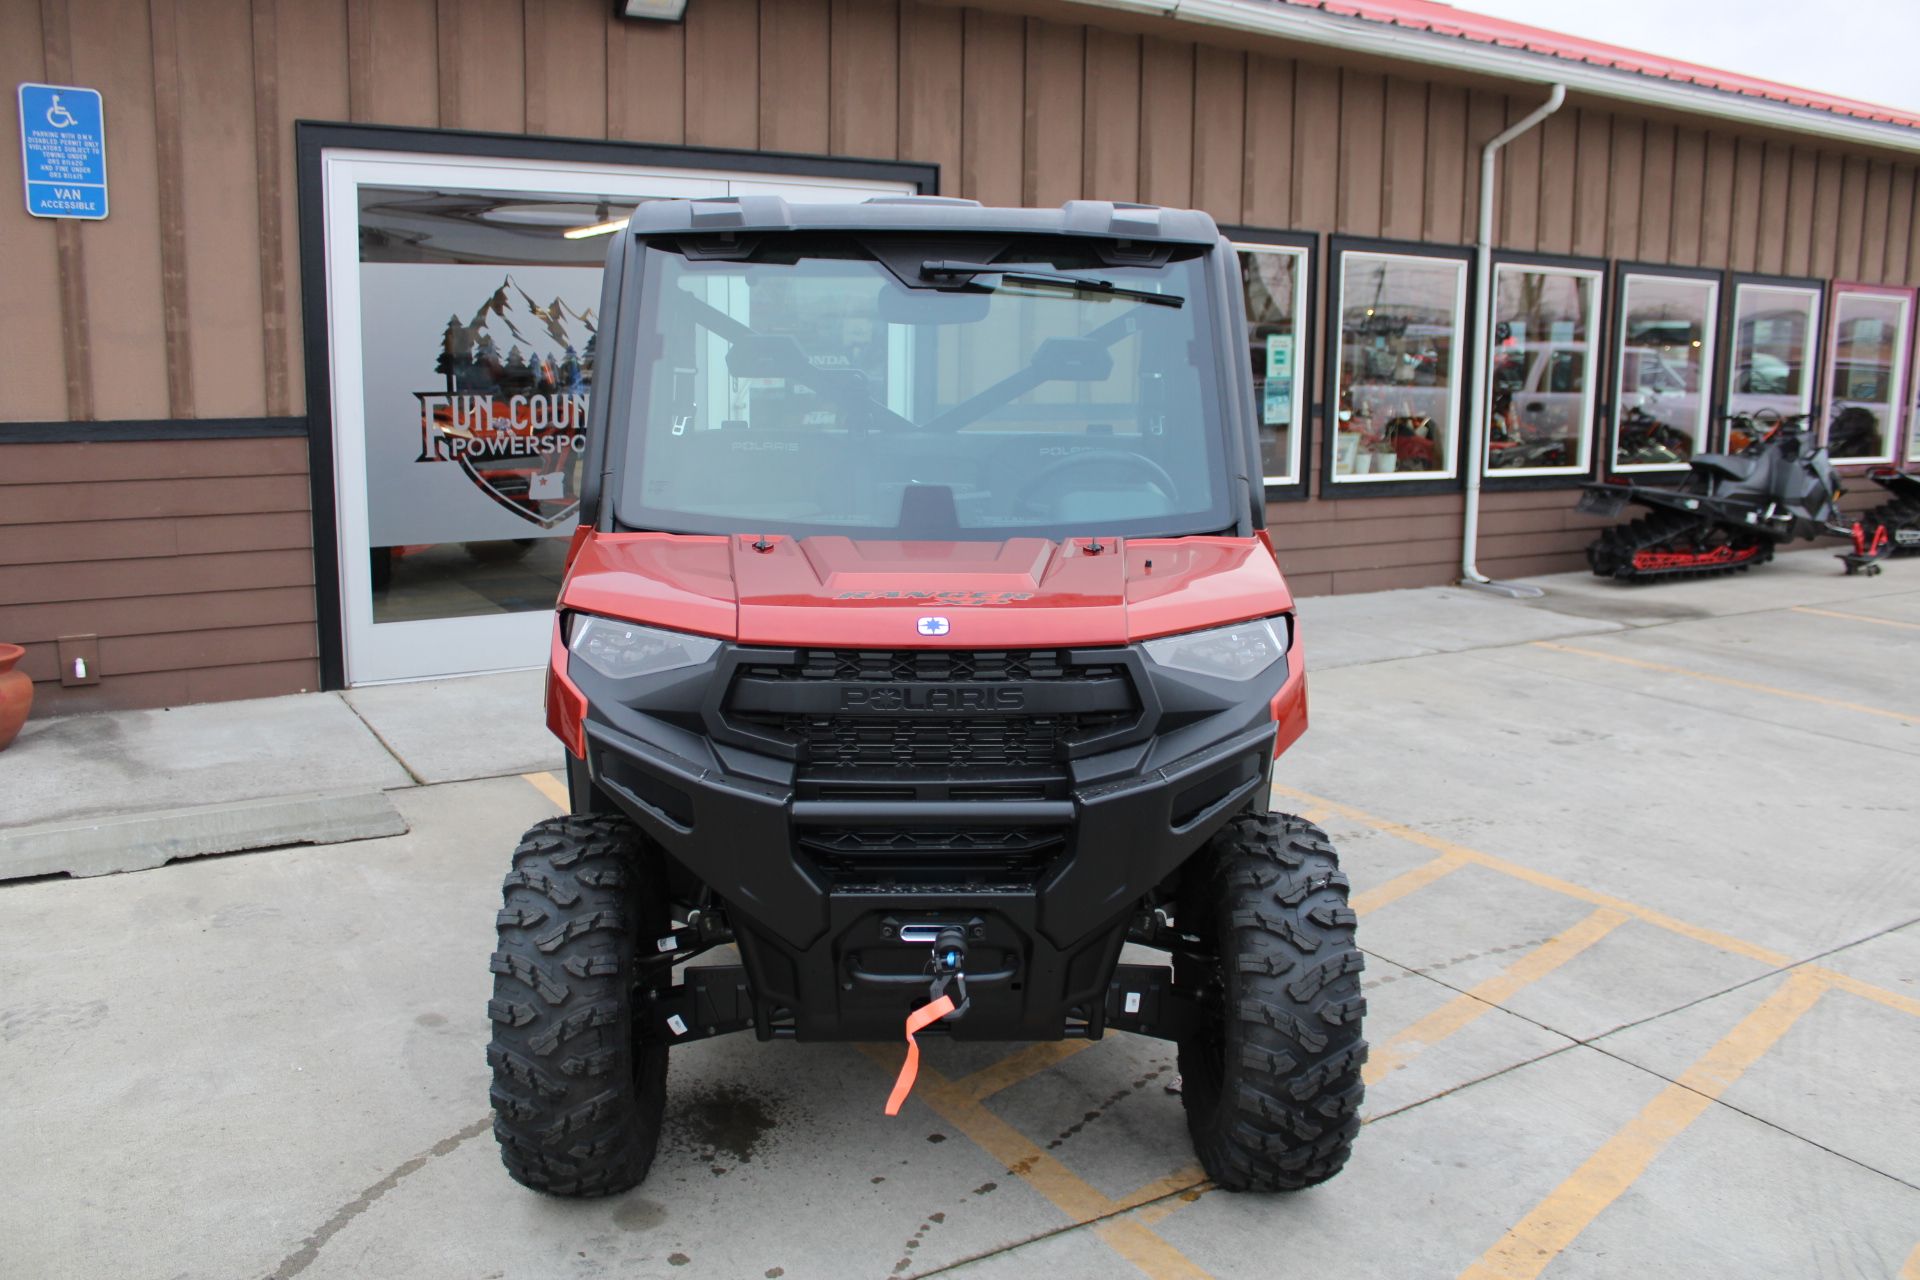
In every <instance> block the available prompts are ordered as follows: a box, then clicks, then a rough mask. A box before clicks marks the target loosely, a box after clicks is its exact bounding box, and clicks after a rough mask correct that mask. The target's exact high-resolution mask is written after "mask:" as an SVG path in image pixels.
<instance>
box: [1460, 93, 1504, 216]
mask: <svg viewBox="0 0 1920 1280" xmlns="http://www.w3.org/2000/svg"><path fill="white" fill-rule="evenodd" d="M1506 127H1507V100H1506V99H1505V98H1503V97H1501V96H1500V95H1499V94H1496V93H1487V92H1485V91H1483V90H1479V89H1475V90H1474V91H1473V92H1472V94H1471V95H1470V96H1469V97H1468V98H1467V154H1466V155H1465V156H1464V157H1463V158H1462V159H1463V161H1464V163H1465V164H1466V167H1467V180H1466V199H1465V201H1464V203H1463V205H1462V215H1463V217H1464V218H1465V221H1464V222H1463V224H1462V225H1461V230H1460V241H1461V243H1463V244H1464V243H1468V242H1472V241H1476V240H1478V238H1479V235H1480V156H1481V152H1482V151H1483V150H1484V149H1485V147H1486V145H1487V143H1489V142H1491V141H1493V139H1494V138H1495V137H1497V136H1499V134H1500V131H1501V130H1503V129H1505V128H1506ZM1503 170H1504V166H1502V165H1499V164H1495V166H1494V171H1493V208H1494V210H1495V213H1494V219H1493V235H1494V238H1495V239H1496V240H1497V239H1499V237H1500V217H1499V208H1500V192H1501V189H1502V188H1503V186H1504V185H1505V177H1504V174H1503Z"/></svg>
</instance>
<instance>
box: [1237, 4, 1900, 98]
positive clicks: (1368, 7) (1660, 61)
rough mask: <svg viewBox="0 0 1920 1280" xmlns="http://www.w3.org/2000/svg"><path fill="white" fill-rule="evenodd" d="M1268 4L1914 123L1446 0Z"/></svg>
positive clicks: (1791, 87)
mask: <svg viewBox="0 0 1920 1280" xmlns="http://www.w3.org/2000/svg"><path fill="white" fill-rule="evenodd" d="M1273 2H1274V3H1276V4H1284V5H1290V6H1292V7H1293V8H1296V9H1318V10H1320V11H1321V12H1323V13H1330V14H1334V15H1336V16H1338V17H1343V18H1358V19H1360V20H1362V21H1364V22H1378V23H1383V24H1385V25H1387V26H1394V27H1405V28H1407V29H1408V30H1411V31H1424V32H1428V33H1429V34H1432V35H1438V36H1449V37H1452V38H1454V39H1459V40H1470V41H1472V42H1473V43H1475V44H1490V45H1497V46H1499V47H1500V48H1504V49H1523V50H1525V51H1526V52H1528V53H1537V54H1542V55H1544V56H1546V57H1549V58H1561V59H1564V60H1566V61H1568V62H1584V63H1586V64H1588V65H1589V66H1596V67H1611V68H1613V69H1614V70H1616V71H1630V72H1633V73H1634V74H1635V75H1643V76H1652V77H1654V78H1656V79H1661V80H1672V81H1674V82H1676V83H1679V84H1693V85H1699V86H1701V87H1703V88H1707V89H1717V90H1719V91H1721V92H1722V93H1737V94H1741V95H1743V96H1745V97H1749V98H1765V99H1767V100H1768V101H1771V102H1784V103H1788V104H1790V105H1792V106H1796V107H1808V108H1811V109H1813V110H1815V111H1829V112H1832V113H1833V114H1835V115H1843V116H1852V117H1854V118H1855V119H1859V120H1875V121H1878V122H1880V123H1882V124H1893V125H1900V126H1902V127H1904V128H1908V129H1920V116H1915V115H1911V114H1908V113H1907V112H1904V111H1896V110H1894V109H1893V108H1892V107H1883V106H1880V105H1879V104H1877V103H1872V102H1861V101H1859V100H1858V99H1855V98H1840V97H1835V96H1833V95H1831V94H1824V93H1815V92H1813V91H1812V90H1810V89H1801V88H1798V87H1796V86H1794V85H1788V84H1780V83H1778V82H1776V81H1772V80H1762V79H1759V78H1758V77H1755V76H1743V75H1739V74H1737V73H1735V72H1732V71H1721V70H1718V69H1716V68H1713V67H1703V66H1701V65H1699V64H1698V63H1694V62H1683V61H1681V60H1679V59H1678V58H1665V57H1661V56H1660V55H1659V54H1653V53H1643V52H1641V51H1640V50H1637V49H1626V48H1622V47H1621V46H1619V45H1612V44H1603V43H1601V42H1600V41H1597V40H1588V39H1586V38H1584V37H1582V36H1570V35H1565V34H1563V33H1561V32H1558V31H1548V30H1546V29H1545V28H1542V27H1529V26H1526V25H1525V24H1523V23H1518V22H1509V21H1507V20H1506V19H1504V18H1490V17H1487V16H1486V15H1484V14H1478V13H1469V12H1467V11H1466V10H1464V9H1456V8H1454V7H1453V6H1452V5H1449V4H1439V3H1435V2H1434V0H1365V2H1364V3H1354V0H1273Z"/></svg>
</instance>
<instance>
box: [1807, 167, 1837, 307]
mask: <svg viewBox="0 0 1920 1280" xmlns="http://www.w3.org/2000/svg"><path fill="white" fill-rule="evenodd" d="M1817 164H1818V169H1817V171H1816V173H1815V175H1814V183H1813V223H1812V232H1813V254H1812V257H1811V259H1810V262H1809V266H1810V267H1811V270H1812V274H1814V275H1816V276H1820V277H1823V278H1825V277H1830V276H1833V275H1834V274H1835V273H1836V272H1838V270H1839V256H1840V254H1839V248H1840V237H1839V226H1840V177H1841V160H1840V156H1839V154H1838V153H1837V152H1833V151H1822V152H1820V153H1819V160H1818V161H1817Z"/></svg>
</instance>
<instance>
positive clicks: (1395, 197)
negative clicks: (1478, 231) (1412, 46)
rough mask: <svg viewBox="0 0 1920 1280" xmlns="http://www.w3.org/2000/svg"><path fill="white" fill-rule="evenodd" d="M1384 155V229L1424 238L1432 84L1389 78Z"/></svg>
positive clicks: (1389, 234) (1394, 235) (1396, 237)
mask: <svg viewBox="0 0 1920 1280" xmlns="http://www.w3.org/2000/svg"><path fill="white" fill-rule="evenodd" d="M1385 129H1386V132H1385V135H1384V137H1383V138H1382V147H1383V152H1382V155H1381V160H1380V234H1381V235H1383V236H1387V237H1388V238H1390V239H1394V240H1418V239H1419V238H1420V232H1421V228H1422V227H1423V225H1424V224H1425V222H1426V217H1427V86H1426V83H1425V82H1424V81H1420V80H1404V79H1402V78H1400V77H1399V76H1391V77H1389V78H1388V80H1387V99H1386V116H1385Z"/></svg>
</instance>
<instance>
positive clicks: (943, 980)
mask: <svg viewBox="0 0 1920 1280" xmlns="http://www.w3.org/2000/svg"><path fill="white" fill-rule="evenodd" d="M932 966H933V981H932V982H931V983H929V984H928V986H927V1003H928V1004H932V1003H933V1002H934V1001H936V1000H938V999H939V998H940V997H941V996H943V995H945V994H946V992H947V984H948V983H952V984H953V988H954V990H955V991H957V992H958V993H959V995H960V998H959V1000H958V1001H956V1002H955V1003H954V1006H953V1011H952V1012H951V1013H949V1014H947V1015H946V1020H948V1021H951V1020H953V1019H955V1018H959V1017H961V1016H962V1015H964V1014H965V1013H966V1011H967V1007H968V1006H969V1005H971V1004H972V1003H973V998H972V997H971V996H969V995H968V994H967V974H966V967H967V935H966V931H965V930H963V929H961V928H960V927H959V926H958V925H948V926H947V927H945V928H943V929H941V930H940V934H939V936H938V937H936V938H935V939H934V942H933V960H932Z"/></svg>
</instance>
